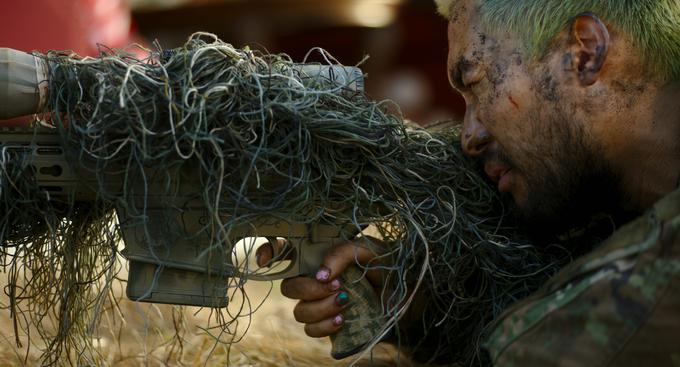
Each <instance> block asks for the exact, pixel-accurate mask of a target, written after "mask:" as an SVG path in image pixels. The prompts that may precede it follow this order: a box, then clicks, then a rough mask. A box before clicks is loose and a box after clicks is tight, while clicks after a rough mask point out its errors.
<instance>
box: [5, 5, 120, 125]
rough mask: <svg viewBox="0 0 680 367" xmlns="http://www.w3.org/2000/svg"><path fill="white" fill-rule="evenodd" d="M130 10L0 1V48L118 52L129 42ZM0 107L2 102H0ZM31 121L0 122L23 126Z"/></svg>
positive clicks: (105, 6) (27, 119)
mask: <svg viewBox="0 0 680 367" xmlns="http://www.w3.org/2000/svg"><path fill="white" fill-rule="evenodd" d="M131 29H132V21H131V16H130V9H129V8H128V6H127V4H126V3H125V1H124V0H22V1H19V0H14V1H12V0H3V1H1V2H0V47H9V48H14V49H17V50H22V51H25V52H31V51H34V50H35V51H40V52H46V51H48V50H72V51H74V52H76V53H77V54H79V55H83V56H85V55H90V56H92V55H96V54H97V53H98V46H97V44H103V45H106V46H108V47H113V48H120V47H124V46H126V45H127V44H128V43H130V42H131V39H132V32H131ZM0 103H2V101H0ZM28 121H30V118H27V117H24V118H18V119H12V120H6V121H2V122H0V125H2V126H17V125H25V124H26V123H28Z"/></svg>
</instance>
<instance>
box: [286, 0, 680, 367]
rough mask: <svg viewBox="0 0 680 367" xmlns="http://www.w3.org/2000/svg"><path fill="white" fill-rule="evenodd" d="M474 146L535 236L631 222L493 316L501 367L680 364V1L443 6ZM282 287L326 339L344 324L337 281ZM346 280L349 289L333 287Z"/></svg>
mask: <svg viewBox="0 0 680 367" xmlns="http://www.w3.org/2000/svg"><path fill="white" fill-rule="evenodd" d="M438 6H439V10H440V12H441V14H442V15H444V16H445V17H447V18H448V20H449V28H448V34H449V58H448V65H449V78H450V81H451V84H452V85H453V87H454V88H455V89H457V90H458V91H460V93H461V94H462V95H463V96H464V97H465V100H466V102H467V112H466V116H465V121H464V124H463V129H462V133H461V139H462V144H463V148H464V151H465V153H466V154H468V155H470V156H471V157H474V158H475V159H478V160H479V161H480V164H481V165H482V166H483V167H484V171H485V172H486V174H487V175H488V176H489V179H490V180H491V181H492V182H494V183H495V184H497V186H498V190H499V191H500V192H501V193H505V194H507V195H510V196H511V197H512V199H513V201H514V203H515V205H516V207H517V212H518V213H519V214H520V217H521V219H522V221H523V223H524V224H525V226H526V228H528V229H529V230H532V229H533V230H534V232H535V234H536V236H537V238H543V237H545V236H550V235H556V234H559V233H560V232H562V231H564V230H566V229H568V228H570V227H573V226H579V225H583V224H584V221H585V220H588V219H590V218H591V217H592V215H594V214H595V213H598V212H607V213H612V214H613V215H614V217H615V218H618V219H620V220H623V219H624V218H631V214H634V217H633V218H635V217H636V219H633V220H632V221H630V222H629V223H628V224H626V225H624V226H622V227H620V228H619V229H618V230H617V231H616V232H615V233H614V234H613V235H612V236H611V237H610V238H608V239H607V240H606V241H604V242H603V243H601V244H599V245H598V246H596V247H595V248H594V249H592V250H589V252H588V253H586V254H585V255H583V256H582V257H580V258H578V259H576V260H575V261H574V262H573V263H571V264H570V265H569V266H567V267H566V268H564V269H562V270H561V272H560V273H558V274H557V275H556V276H555V277H554V278H553V279H551V280H550V281H549V282H548V283H547V284H546V285H545V286H544V287H543V288H542V289H541V290H539V291H538V292H537V293H536V294H535V295H533V296H531V297H529V298H528V299H525V300H523V301H520V302H518V303H517V304H515V305H514V306H512V307H511V308H510V309H509V310H507V311H506V313H505V314H504V315H503V316H502V317H500V318H499V319H498V320H496V322H495V324H494V325H493V327H492V328H491V332H490V333H488V335H487V336H486V340H485V342H484V343H483V345H484V347H485V349H486V351H487V352H488V355H489V357H490V361H491V362H492V363H493V364H494V365H498V366H514V365H522V366H553V365H559V366H629V365H630V366H638V365H642V364H654V365H662V366H680V347H679V346H680V342H678V340H680V190H678V189H677V187H678V184H679V183H680V103H678V101H680V83H679V82H680V3H678V2H677V1H669V0H664V1H660V0H636V1H624V0H614V1H593V0H559V1H541V2H539V1H532V0H516V1H498V0H438ZM357 254H358V255H359V256H358V258H359V260H362V259H363V260H366V259H367V258H368V257H369V255H368V254H365V253H364V252H363V251H362V250H361V249H360V248H355V247H354V246H352V244H347V245H345V246H341V247H338V248H336V249H335V250H334V251H332V252H331V254H329V256H328V257H327V258H326V260H325V263H324V266H323V267H322V268H321V269H320V271H319V273H318V276H317V279H316V280H315V279H308V278H294V279H290V280H286V281H284V282H283V284H282V291H283V293H284V295H287V296H288V297H291V298H295V299H300V300H301V301H300V302H299V303H298V305H297V306H296V309H295V316H296V319H297V320H298V321H300V322H303V323H305V324H306V327H305V330H306V332H307V334H308V335H310V336H313V337H323V336H327V335H330V334H332V333H334V332H336V331H337V330H339V328H341V327H342V324H343V320H342V316H341V310H342V306H341V305H340V304H339V302H337V294H336V293H337V284H332V282H333V281H334V279H335V278H336V277H337V276H338V274H341V273H342V271H343V269H344V268H345V266H346V265H347V264H349V263H351V262H353V261H355V256H356V255H357ZM336 283H337V282H336Z"/></svg>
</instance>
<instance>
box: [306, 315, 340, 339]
mask: <svg viewBox="0 0 680 367" xmlns="http://www.w3.org/2000/svg"><path fill="white" fill-rule="evenodd" d="M344 322H345V320H344V318H343V317H342V315H336V316H335V317H332V318H329V319H326V320H323V321H320V322H317V323H314V324H306V325H305V334H307V335H309V336H311V337H312V338H323V337H326V336H329V335H333V334H335V333H337V332H338V331H339V330H340V328H342V325H343V324H344Z"/></svg>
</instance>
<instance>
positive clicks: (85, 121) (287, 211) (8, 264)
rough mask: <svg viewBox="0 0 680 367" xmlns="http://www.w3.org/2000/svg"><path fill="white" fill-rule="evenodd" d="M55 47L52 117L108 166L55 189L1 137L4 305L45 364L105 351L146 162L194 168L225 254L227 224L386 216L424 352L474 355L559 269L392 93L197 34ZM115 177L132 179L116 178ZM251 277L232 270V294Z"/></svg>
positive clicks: (92, 358) (389, 295) (140, 204)
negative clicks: (105, 46)
mask: <svg viewBox="0 0 680 367" xmlns="http://www.w3.org/2000/svg"><path fill="white" fill-rule="evenodd" d="M315 52H316V53H317V54H318V55H320V56H321V59H322V60H326V61H325V62H326V63H328V64H334V63H336V61H335V60H334V59H332V58H331V57H330V55H328V54H326V53H325V52H324V51H323V50H316V51H315ZM44 57H45V58H46V59H48V60H49V62H50V72H49V75H50V78H49V91H50V94H49V110H50V111H51V112H50V114H49V116H50V117H51V120H50V121H51V122H50V124H51V125H52V126H53V127H54V130H55V131H56V132H58V134H59V135H60V136H61V141H62V143H63V146H64V147H65V149H66V150H67V151H68V152H69V155H70V157H71V159H70V161H71V163H72V165H73V167H74V168H76V169H77V170H78V171H81V172H90V173H92V174H93V175H94V177H95V178H96V179H95V181H94V185H93V186H94V188H95V189H96V191H97V192H98V195H97V197H96V199H93V200H91V201H89V202H86V203H79V202H73V201H69V200H61V201H59V200H52V201H49V200H47V198H46V197H47V196H46V195H45V193H44V192H41V191H40V190H39V188H38V187H37V185H36V182H35V179H34V177H33V176H32V174H31V173H32V172H33V171H32V170H31V169H30V162H29V156H28V154H27V153H25V152H24V153H22V151H21V150H18V151H16V150H7V149H3V152H2V156H1V161H0V164H1V167H2V171H1V172H0V174H1V175H0V184H1V186H0V190H1V191H0V195H1V196H0V199H1V201H0V204H1V205H2V206H3V212H2V217H1V218H0V240H1V241H2V252H3V253H2V258H3V260H4V266H5V269H9V270H8V271H9V274H10V276H9V284H8V285H7V287H6V290H7V291H6V292H7V294H8V295H9V299H10V302H9V304H7V305H4V306H5V307H8V308H9V309H10V310H11V311H12V315H13V317H14V320H15V329H16V332H17V333H19V334H20V333H21V332H22V330H27V329H28V327H29V325H31V324H32V325H35V326H36V327H37V328H38V330H39V332H40V334H39V335H38V336H37V337H38V338H39V339H41V340H43V341H44V342H45V347H44V351H43V358H44V360H43V363H44V364H54V363H58V364H62V363H63V361H70V363H77V364H93V363H96V361H97V353H96V349H95V348H94V347H93V346H92V338H91V337H88V336H91V334H92V333H93V330H95V329H96V325H97V322H98V317H99V312H100V310H101V307H102V304H103V303H104V302H105V301H106V300H107V297H110V295H109V292H110V287H109V286H110V283H111V282H112V281H113V279H114V278H115V275H116V274H117V273H118V270H119V269H120V267H121V264H120V263H119V260H117V259H118V258H117V252H118V242H117V241H118V240H119V238H120V235H119V227H118V226H117V225H116V224H115V220H114V214H113V208H114V207H124V208H125V209H126V211H127V212H128V213H132V214H131V217H132V218H133V219H134V220H136V221H137V222H138V223H141V224H142V225H144V223H145V221H147V220H148V213H147V212H146V207H145V205H146V204H145V203H146V200H145V197H146V196H148V195H150V192H149V190H150V189H149V187H150V186H149V185H150V184H149V183H148V182H147V181H146V179H147V176H146V175H145V172H148V170H149V169H153V170H154V171H155V172H169V173H170V172H180V171H182V170H186V171H189V172H192V177H193V178H192V179H193V180H194V185H195V187H197V188H198V189H197V192H198V193H199V195H198V196H197V198H196V199H197V200H198V201H199V202H200V203H201V205H202V206H203V207H204V208H205V210H206V212H207V213H208V215H206V219H205V222H204V228H203V230H204V231H205V232H206V233H209V238H210V239H211V240H210V242H211V243H209V244H206V245H209V246H212V247H214V248H225V249H227V250H226V251H227V252H228V251H229V246H231V245H232V243H231V242H230V240H229V238H228V237H227V235H226V233H228V232H229V230H230V228H231V227H232V226H235V225H236V224H238V223H242V222H244V221H246V222H247V221H248V220H249V219H251V218H252V217H253V216H255V215H260V214H266V215H269V216H274V217H280V218H286V219H288V220H292V221H296V222H303V223H314V222H319V221H321V222H325V223H338V222H349V223H352V224H353V225H354V226H356V228H363V227H365V226H366V225H368V224H372V225H374V226H376V227H377V228H378V230H379V232H380V233H381V235H382V237H383V240H384V241H385V243H388V244H390V246H389V247H388V249H387V254H384V255H382V257H383V258H385V259H389V261H387V262H381V265H380V266H381V267H385V268H386V270H387V271H386V272H385V274H386V277H387V279H386V284H388V285H389V287H388V289H387V290H386V291H385V295H383V299H384V308H385V313H386V315H387V316H388V317H387V318H386V322H387V323H394V322H396V320H397V318H398V317H400V316H401V313H403V312H404V309H405V308H404V307H403V306H404V305H405V303H406V304H408V301H409V300H410V299H411V295H412V294H413V292H415V291H416V289H417V288H420V290H421V291H422V293H423V294H424V295H426V296H427V297H428V302H427V306H426V312H423V316H422V319H421V320H418V321H417V322H415V323H414V324H413V325H411V326H410V327H409V328H406V329H408V330H409V333H412V334H411V336H410V337H409V336H408V335H403V330H405V329H398V328H397V329H395V334H396V337H397V339H398V340H408V343H409V344H411V345H416V346H417V345H418V344H426V345H421V346H420V347H419V348H420V350H422V351H427V352H426V353H421V354H423V355H426V356H427V358H432V359H441V358H442V357H445V358H447V359H449V360H450V361H452V362H454V361H455V362H461V363H464V364H477V363H478V361H479V360H480V359H479V343H480V339H481V335H483V332H484V330H485V327H486V326H487V325H488V324H489V323H490V321H491V320H492V319H494V317H496V316H498V315H499V313H500V312H501V311H503V310H504V309H505V308H506V307H507V306H508V305H509V304H511V303H513V302H515V301H516V300H518V299H521V298H522V297H525V296H527V295H528V294H529V293H531V292H532V291H533V290H535V289H537V287H538V286H540V284H541V283H542V282H543V281H544V280H545V279H546V278H547V277H548V276H550V275H551V274H553V273H554V272H555V271H556V269H557V268H558V265H559V264H558V261H557V260H556V259H555V258H554V257H552V256H550V255H549V254H547V253H546V250H543V249H540V248H536V247H533V246H531V245H530V244H529V243H527V242H526V241H523V240H520V239H517V238H516V236H515V233H514V231H513V229H512V228H510V227H509V226H507V225H506V224H505V223H504V220H503V216H504V211H503V206H502V205H501V203H500V200H499V198H498V197H497V195H496V194H495V192H494V190H493V189H492V188H490V187H489V186H488V185H487V184H486V183H485V182H484V181H483V179H482V178H481V177H480V176H478V174H477V173H476V172H475V168H474V166H473V165H472V163H470V162H469V161H468V160H466V159H465V158H464V157H463V156H462V153H461V149H460V147H459V145H458V138H457V135H456V134H457V132H456V131H446V132H441V133H432V132H428V131H426V130H423V129H420V128H413V127H411V128H408V127H407V126H406V125H405V124H404V121H403V120H402V118H401V117H399V116H398V115H396V114H390V113H388V112H387V111H388V109H390V108H391V109H392V110H395V108H394V106H390V104H389V103H388V102H375V101H373V100H371V99H369V98H368V97H367V96H366V95H365V94H364V93H362V92H360V91H356V90H353V89H351V88H348V87H347V86H346V85H338V84H337V83H336V82H331V81H329V80H327V79H324V78H309V77H303V75H302V74H303V73H301V71H300V69H299V68H297V67H296V66H295V65H296V64H295V63H293V62H292V61H291V60H290V58H289V57H287V56H286V55H271V54H261V53H258V52H254V51H251V50H248V49H237V48H234V47H232V46H231V45H229V44H226V43H223V42H222V41H220V40H218V39H216V38H213V37H211V36H209V35H202V34H197V35H194V36H192V37H191V38H190V39H189V41H188V42H187V43H186V44H185V45H184V47H182V48H179V49H174V50H160V48H159V49H158V50H156V51H154V52H152V53H151V57H149V58H148V59H143V60H139V59H137V58H134V57H132V56H130V55H129V54H124V53H121V52H113V51H108V52H106V53H102V55H101V56H99V57H96V58H81V57H78V56H77V55H73V54H68V53H60V52H50V53H48V54H47V55H44ZM161 176H163V175H161ZM179 176H181V175H179ZM179 176H175V175H173V174H167V175H165V176H163V177H162V179H161V182H162V184H161V185H157V186H155V188H154V190H156V191H158V190H160V191H163V192H162V194H163V195H166V196H170V197H172V196H173V195H174V196H177V195H181V194H182V193H181V192H178V189H177V187H178V186H177V185H178V184H179V183H178V182H177V180H179V178H178V177H179ZM112 180H119V181H120V182H123V184H122V189H120V187H119V188H118V189H112V188H111V184H110V182H111V181H112ZM140 187H141V189H140ZM158 187H160V189H159V188H158ZM179 191H181V190H179ZM155 194H159V193H158V192H155ZM133 196H134V197H135V198H133ZM139 197H141V198H142V199H141V200H139ZM168 203H169V204H168V206H171V205H172V200H168ZM386 263H387V264H388V265H385V264H386ZM367 267H368V268H371V267H378V265H372V264H368V265H367V266H364V268H367ZM246 280H247V279H230V281H229V284H228V287H229V288H228V293H229V294H230V295H231V294H234V293H236V292H239V291H240V290H241V287H242V285H243V282H245V281H246ZM248 307H249V304H247V302H244V305H243V307H242V308H241V312H240V313H239V314H229V313H227V312H225V311H220V310H215V313H216V315H218V316H217V317H216V318H215V319H216V320H217V322H218V324H219V328H218V329H217V330H214V329H206V330H210V332H211V333H212V334H213V335H217V336H219V335H222V339H224V340H226V341H227V342H228V341H230V340H232V339H231V338H230V336H231V337H233V333H234V329H233V328H230V325H231V323H232V322H234V321H235V320H237V319H238V317H239V316H242V315H246V316H249V315H250V312H251V310H250V309H248ZM400 330H401V332H400ZM413 335H420V337H422V339H421V340H423V341H425V340H429V341H428V342H427V343H418V342H417V341H414V340H412V339H413ZM432 335H437V338H432ZM32 337H33V338H36V335H32ZM431 340H435V341H436V342H435V343H433V342H432V341H431ZM416 349H417V348H416ZM416 353H417V352H416Z"/></svg>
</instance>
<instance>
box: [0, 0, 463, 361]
mask: <svg viewBox="0 0 680 367" xmlns="http://www.w3.org/2000/svg"><path fill="white" fill-rule="evenodd" d="M196 31H205V32H211V33H215V34H216V35H218V36H219V37H220V38H221V39H222V40H224V41H226V42H229V43H231V44H233V45H234V46H236V47H243V46H246V45H249V46H250V47H252V48H257V49H261V50H266V51H268V52H272V53H279V52H284V53H287V54H289V55H290V56H291V57H292V58H293V59H294V60H298V61H300V60H302V59H303V58H304V56H305V55H306V54H307V51H308V50H310V49H311V48H313V47H322V48H324V49H326V50H328V51H329V52H330V53H331V54H333V55H334V56H335V57H336V58H337V59H338V60H339V61H340V62H342V63H343V64H346V65H355V64H357V63H359V62H361V61H362V60H363V59H364V58H365V57H366V56H370V58H369V59H368V60H367V61H366V62H365V63H364V64H362V65H361V67H362V69H363V70H364V72H365V73H366V74H367V75H368V79H367V80H366V88H367V92H368V93H369V95H370V96H371V97H372V98H374V99H392V100H394V101H395V102H396V103H397V104H398V105H399V106H401V109H402V113H403V115H404V116H405V117H406V118H408V119H410V120H413V121H415V122H418V123H421V124H428V123H432V122H436V121H439V120H445V119H456V120H462V117H463V115H464V108H465V107H464V101H463V100H462V98H461V97H460V96H459V95H457V94H456V93H455V92H454V91H453V90H452V89H451V88H450V86H449V84H448V80H447V76H446V54H447V42H446V22H445V20H444V19H443V18H441V17H440V16H438V15H437V14H436V11H435V5H434V1H433V0H2V1H0V47H11V48H15V49H19V50H24V51H27V52H30V51H33V50H37V51H41V52H45V51H47V50H50V49H56V50H73V51H74V52H76V53H78V54H80V55H83V56H84V55H92V56H94V55H97V53H98V52H99V50H100V48H102V47H105V48H106V47H111V48H125V47H126V46H127V45H130V44H132V43H139V44H141V45H143V46H145V47H151V45H152V43H153V42H154V40H158V41H159V43H160V45H161V46H162V47H163V48H166V49H167V48H173V47H178V46H180V45H182V44H183V43H184V42H185V41H186V39H187V37H188V36H189V35H190V34H191V33H193V32H196ZM130 50H134V48H131V49H130ZM123 263H124V262H123ZM124 272H125V271H124V270H123V274H121V278H122V279H125V278H126V277H127V276H126V275H125V274H124ZM0 273H1V272H0ZM5 276H6V275H5V274H0V278H1V277H5ZM1 283H2V286H4V284H6V282H1ZM249 284H252V285H249V288H248V289H247V291H248V295H249V296H250V297H255V298H257V299H259V300H260V301H261V300H264V299H265V297H268V298H267V301H265V303H264V305H263V307H261V308H260V309H259V310H258V311H257V312H256V313H255V315H254V317H253V318H252V320H248V322H246V321H244V324H245V325H247V327H248V328H249V329H248V333H246V337H245V338H244V339H243V340H242V341H241V342H239V343H237V344H236V345H235V347H234V348H232V349H231V350H229V349H227V348H225V347H224V346H223V345H219V344H216V343H215V342H214V339H212V338H211V337H209V336H206V333H205V332H204V330H202V329H201V328H202V327H204V326H205V325H206V322H208V320H210V318H211V314H210V312H209V311H206V310H203V311H200V310H197V309H192V308H189V307H187V308H181V309H180V308H177V307H174V308H173V307H170V306H166V305H150V304H141V303H135V302H131V301H127V300H125V298H124V296H123V292H124V290H123V289H124V288H123V287H124V283H121V284H118V285H116V287H115V288H114V293H116V294H118V295H119V297H116V299H117V300H119V302H120V303H118V304H117V305H116V307H111V308H110V309H108V311H105V314H106V315H104V317H103V319H104V321H105V322H103V323H102V326H101V328H100V330H99V331H98V333H97V334H96V335H94V336H93V338H95V339H96V340H95V341H94V342H95V343H96V344H97V345H98V346H100V347H101V353H102V358H103V359H102V363H103V364H104V365H118V366H137V365H141V364H144V365H147V366H155V365H158V366H161V365H225V364H227V363H230V364H231V365H236V366H286V365H287V366H319V365H338V366H340V365H346V364H347V363H348V361H342V362H335V361H332V360H331V359H330V357H329V350H330V346H329V343H328V341H327V339H311V338H307V337H306V336H305V335H304V332H303V329H302V325H300V324H298V323H296V322H295V321H294V320H293V316H292V309H293V306H294V305H295V303H294V302H293V301H291V300H287V299H285V298H283V297H282V296H281V295H280V293H279V291H278V289H279V284H278V283H273V284H272V283H264V284H262V283H260V284H256V282H250V283H249ZM270 292H271V294H270ZM260 301H257V302H254V303H255V304H258V303H259V302H260ZM7 302H8V301H7V297H6V296H5V295H0V304H1V305H2V306H4V307H7V304H8V303H7ZM232 304H234V305H238V304H239V301H238V300H235V299H232ZM119 313H120V315H119ZM120 316H122V317H120ZM121 320H122V321H121ZM178 320H180V321H178ZM249 321H252V324H251V323H249ZM178 324H181V326H182V328H181V329H182V330H183V331H182V332H181V342H180V345H183V350H181V351H179V352H178V350H177V349H176V348H175V347H174V345H177V343H176V341H177V340H179V339H176V338H177V335H178V334H177V333H176V332H175V331H176V330H178V329H177V328H178V326H177V325H178ZM11 325H12V319H11V317H10V313H9V311H8V310H7V309H4V310H2V311H0V337H2V339H4V341H2V340H0V365H36V364H37V363H38V359H37V358H38V357H39V353H40V348H41V345H40V343H38V344H32V343H31V345H32V346H33V347H32V348H30V347H29V348H27V344H26V340H25V338H24V337H19V338H20V339H21V340H23V344H22V346H21V347H18V346H17V343H16V342H15V340H16V339H15V337H16V336H15V335H14V334H13V333H14V332H13V329H12V326H11ZM173 340H175V342H173ZM373 357H374V358H373V359H372V360H370V361H369V360H368V359H365V361H367V362H366V363H364V365H368V364H370V365H375V366H381V365H384V366H391V365H395V363H396V360H397V358H399V361H400V363H401V365H402V366H408V365H410V364H409V363H407V362H408V361H407V360H406V359H404V358H403V356H397V354H396V352H395V350H394V349H393V348H390V347H385V346H383V347H380V348H378V349H377V351H376V355H374V356H373ZM359 365H362V364H359Z"/></svg>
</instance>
